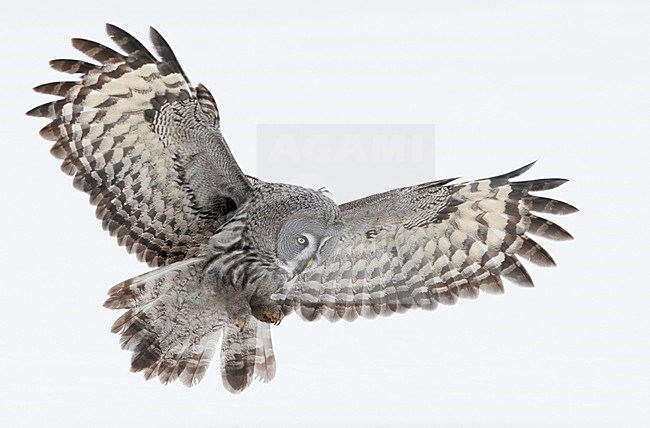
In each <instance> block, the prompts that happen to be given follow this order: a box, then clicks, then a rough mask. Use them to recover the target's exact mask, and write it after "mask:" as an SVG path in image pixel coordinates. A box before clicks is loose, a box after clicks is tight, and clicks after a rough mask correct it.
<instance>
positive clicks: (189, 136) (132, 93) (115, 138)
mask: <svg viewBox="0 0 650 428" xmlns="http://www.w3.org/2000/svg"><path fill="white" fill-rule="evenodd" d="M106 29H107V32H108V34H109V36H110V37H111V38H112V39H113V40H114V41H115V42H116V43H117V44H118V45H119V46H120V48H122V50H123V51H124V52H125V54H122V53H118V52H116V51H114V50H112V49H110V48H108V47H106V46H103V45H101V44H99V43H96V42H92V41H89V40H84V39H73V40H72V43H73V45H74V47H76V48H77V49H79V50H80V51H81V52H83V53H85V54H86V55H88V56H90V57H91V58H93V59H94V60H96V61H97V62H98V63H99V64H92V63H88V62H84V61H77V60H66V59H64V60H54V61H51V62H50V64H51V66H52V67H53V68H55V69H56V70H59V71H62V72H66V73H71V74H76V73H80V74H81V78H80V79H79V80H77V81H66V82H54V83H48V84H45V85H41V86H37V87H36V88H34V89H35V90H36V91H37V92H42V93H46V94H51V95H57V96H59V97H62V98H60V99H58V100H56V101H52V102H49V103H46V104H43V105H41V106H39V107H36V108H34V109H32V110H30V111H29V112H28V113H27V114H28V115H31V116H37V117H47V118H49V119H51V120H52V122H50V123H49V124H48V125H47V126H45V127H44V128H43V129H42V130H41V135H42V136H43V137H44V138H46V139H48V140H52V141H56V143H55V144H54V146H53V147H52V153H53V154H54V156H56V157H57V158H60V159H63V165H62V169H63V171H64V172H66V173H67V174H69V175H74V186H75V187H77V188H79V189H81V190H83V191H84V192H86V193H88V194H89V195H90V202H91V203H92V204H93V205H96V206H97V211H96V214H97V217H98V218H99V219H101V220H102V225H103V227H104V228H105V229H108V231H109V232H110V234H111V235H113V236H116V237H117V239H118V242H119V244H120V245H124V246H126V248H127V250H128V251H129V252H134V253H136V254H137V256H138V258H139V259H141V260H145V261H146V262H147V263H148V264H149V265H150V266H162V265H167V264H169V263H173V262H175V261H179V260H183V259H185V258H188V257H192V256H195V255H196V254H197V253H198V250H199V246H200V245H201V244H202V243H203V242H205V241H206V240H207V238H209V236H211V235H212V234H213V233H214V231H215V230H216V228H217V227H218V226H219V225H220V224H221V223H223V222H224V221H225V220H226V218H227V216H228V214H229V213H230V212H232V211H234V210H235V209H236V207H237V206H238V205H240V204H242V203H243V202H244V201H245V200H246V199H247V197H248V193H249V191H250V183H249V181H248V179H247V178H246V176H244V174H243V173H242V171H241V170H240V168H239V166H238V165H237V163H236V162H235V160H234V158H233V156H232V154H231V153H230V150H229V149H228V146H227V145H226V142H225V140H224V138H223V136H222V135H221V131H220V130H219V112H218V110H217V105H216V103H215V101H214V99H213V97H212V95H211V94H210V93H209V92H208V90H207V89H206V88H205V87H204V86H202V85H198V86H197V87H196V88H193V87H192V86H190V82H189V80H188V79H187V77H186V76H185V73H184V72H183V70H182V69H181V66H180V65H179V63H178V61H177V59H176V57H175V55H174V53H173V52H172V50H171V48H170V47H169V45H168V44H167V42H166V41H165V40H164V39H163V38H162V36H160V34H159V33H158V32H157V31H156V30H154V29H153V28H152V29H151V39H152V41H153V45H154V47H155V49H156V52H157V53H158V55H159V56H160V58H159V59H158V58H156V57H154V55H152V54H151V53H150V52H149V51H148V50H147V49H146V48H145V47H144V46H143V45H142V44H141V43H140V42H139V41H137V40H136V39H135V38H134V37H133V36H131V35H130V34H128V33H126V32H125V31H123V30H121V29H120V28H117V27H115V26H113V25H110V24H108V25H107V26H106Z"/></svg>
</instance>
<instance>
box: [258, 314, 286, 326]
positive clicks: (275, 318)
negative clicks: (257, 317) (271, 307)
mask: <svg viewBox="0 0 650 428" xmlns="http://www.w3.org/2000/svg"><path fill="white" fill-rule="evenodd" d="M282 318H283V317H282V312H281V311H264V312H262V321H264V322H267V323H269V324H273V325H279V324H280V321H282Z"/></svg>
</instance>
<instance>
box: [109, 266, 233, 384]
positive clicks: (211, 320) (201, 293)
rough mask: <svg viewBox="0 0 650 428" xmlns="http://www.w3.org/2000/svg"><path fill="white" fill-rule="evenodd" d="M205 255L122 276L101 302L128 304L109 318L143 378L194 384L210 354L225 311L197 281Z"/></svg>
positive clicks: (118, 306) (115, 305)
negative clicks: (111, 318) (216, 304)
mask: <svg viewBox="0 0 650 428" xmlns="http://www.w3.org/2000/svg"><path fill="white" fill-rule="evenodd" d="M203 263H204V261H203V259H200V258H194V259H189V260H185V261H182V262H177V263H174V264H172V265H169V266H165V267H162V268H159V269H157V270H155V271H153V272H149V273H146V274H144V275H140V276H137V277H135V278H132V279H129V280H127V281H124V282H122V283H120V284H118V285H116V286H115V287H113V288H111V290H110V291H109V297H108V299H107V300H106V302H105V303H104V306H106V307H108V308H111V309H128V311H126V312H125V313H124V314H122V315H121V316H120V317H119V318H118V319H117V320H116V321H115V323H114V324H113V327H112V329H111V331H112V332H114V333H117V334H120V335H121V338H120V343H121V346H122V348H123V349H126V350H129V351H131V352H133V355H132V358H131V370H132V371H134V372H139V371H142V372H144V375H145V378H146V379H151V378H154V377H158V378H159V379H160V381H161V382H163V383H168V382H172V381H174V380H176V379H180V380H181V382H182V383H183V384H184V385H187V386H193V385H195V384H197V383H198V382H199V381H200V380H201V379H202V378H203V376H204V375H205V372H206V370H207V368H208V366H209V364H210V359H211V358H212V356H213V355H214V352H215V349H216V346H217V343H218V341H219V337H220V334H221V329H222V327H223V325H224V323H225V322H224V316H223V315H222V314H220V313H219V312H218V311H217V309H216V307H215V302H214V300H213V297H212V295H211V294H210V292H209V288H207V287H205V286H204V285H203V283H202V282H201V276H200V273H201V269H202V267H203Z"/></svg>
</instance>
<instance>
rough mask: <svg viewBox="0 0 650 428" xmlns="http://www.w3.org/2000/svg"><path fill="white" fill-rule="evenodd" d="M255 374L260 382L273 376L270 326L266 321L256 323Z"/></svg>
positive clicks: (273, 363)
mask: <svg viewBox="0 0 650 428" xmlns="http://www.w3.org/2000/svg"><path fill="white" fill-rule="evenodd" d="M255 375H256V376H257V378H258V379H259V380H261V381H262V382H270V381H272V380H273V378H274V377H275V354H274V353H273V343H272V342H271V326H270V325H269V324H266V323H258V328H257V343H256V350H255Z"/></svg>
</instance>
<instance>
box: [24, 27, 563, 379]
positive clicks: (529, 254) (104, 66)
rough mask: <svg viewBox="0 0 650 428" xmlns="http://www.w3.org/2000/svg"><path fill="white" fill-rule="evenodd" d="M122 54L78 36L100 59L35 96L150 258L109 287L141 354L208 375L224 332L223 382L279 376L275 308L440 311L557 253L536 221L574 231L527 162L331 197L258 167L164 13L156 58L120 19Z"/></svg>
mask: <svg viewBox="0 0 650 428" xmlns="http://www.w3.org/2000/svg"><path fill="white" fill-rule="evenodd" d="M107 31H108V34H109V36H110V37H111V38H112V39H113V41H114V42H115V43H116V44H117V45H118V46H119V47H120V48H121V49H122V51H123V53H120V52H117V51H115V50H112V49H110V48H108V47H106V46H103V45H101V44H99V43H96V42H92V41H89V40H84V39H73V40H72V44H73V45H74V47H76V48H77V49H79V50H80V51H81V52H83V53H85V54H86V55H88V56H89V57H91V58H92V59H94V60H95V61H96V62H94V63H91V62H85V61H78V60H69V59H60V60H54V61H51V62H50V64H51V66H52V67H53V68H55V69H56V70H59V71H62V72H65V73H70V74H78V75H80V78H79V80H73V81H63V82H55V83H48V84H45V85H41V86H37V87H36V88H35V90H36V91H37V92H42V93H45V94H51V95H56V96H58V97H61V98H59V99H57V100H55V101H51V102H48V103H46V104H43V105H41V106H38V107H36V108H34V109H32V110H30V111H29V112H28V114H29V115H31V116H37V117H46V118H49V119H51V122H50V123H49V124H47V125H46V126H45V127H44V128H43V129H42V130H41V135H42V136H43V137H44V138H46V139H48V140H52V141H54V142H55V143H54V146H53V147H52V150H51V151H52V154H54V156H56V157H57V158H59V159H62V160H63V164H62V169H63V171H64V172H66V173H67V174H69V175H73V176H74V181H73V183H74V186H75V187H76V188H78V189H81V190H83V191H84V192H86V193H88V194H89V195H90V202H91V203H92V204H93V205H95V206H96V207H97V217H98V218H99V219H101V221H102V226H103V227H104V229H107V230H108V231H109V233H110V234H111V235H113V236H115V237H116V238H117V241H118V243H119V244H120V245H123V246H125V247H126V248H127V250H128V251H129V252H133V253H135V254H136V255H137V256H138V258H139V259H141V260H144V261H145V262H146V263H147V264H148V265H149V266H150V267H152V268H156V269H155V270H153V271H151V272H149V273H146V274H144V275H141V276H138V277H135V278H132V279H129V280H127V281H124V282H122V283H120V284H118V285H116V286H115V287H113V288H112V289H111V290H110V291H109V293H108V294H109V297H108V299H107V300H106V303H105V306H106V307H108V308H111V309H126V312H125V313H123V314H122V316H120V317H119V318H118V319H117V321H116V322H115V324H114V325H113V327H112V331H113V332H115V333H118V334H120V335H121V345H122V347H123V348H124V349H127V350H129V351H131V352H132V359H131V370H132V371H136V372H137V371H142V372H144V375H145V377H146V378H147V379H150V378H153V377H156V376H157V377H159V378H160V380H161V381H162V382H163V383H167V382H171V381H173V380H176V379H180V381H181V382H182V383H183V384H185V385H188V386H192V385H194V384H196V383H198V382H199V381H200V380H201V379H202V378H203V376H204V374H205V372H206V369H207V367H208V365H209V364H210V359H211V358H212V356H213V354H214V353H215V351H216V348H217V346H218V344H219V339H220V338H221V342H220V343H221V350H220V353H221V373H222V379H223V383H224V385H225V387H226V388H227V389H228V390H229V391H231V392H240V391H242V390H244V389H245V388H246V387H248V386H249V385H250V383H251V380H252V378H253V375H254V374H255V375H257V376H258V377H259V378H261V380H263V381H269V380H271V379H272V378H273V377H274V375H275V357H274V354H273V349H272V347H271V333H270V326H271V324H274V323H275V324H277V323H279V322H280V320H282V319H283V317H285V316H287V315H289V314H290V313H292V312H296V313H298V314H299V315H300V316H301V317H302V318H304V319H306V320H309V321H313V320H316V319H318V318H320V317H321V316H322V317H325V318H327V319H328V320H330V321H335V320H338V319H345V320H348V321H351V320H354V319H356V318H357V317H359V316H361V317H369V318H372V317H376V316H377V315H382V316H385V315H390V314H392V313H395V312H404V311H406V310H408V309H415V308H421V309H426V310H432V309H435V308H436V307H437V306H438V304H453V303H455V302H456V300H458V298H459V297H468V298H475V297H477V296H478V294H479V290H483V291H486V292H491V293H502V292H503V283H502V277H505V278H507V279H509V280H510V281H512V282H514V283H516V284H520V285H523V286H532V284H533V283H532V280H531V278H530V276H529V274H528V273H527V272H526V269H525V268H524V266H523V265H522V264H521V263H520V261H519V258H518V256H521V257H523V258H524V259H526V260H529V261H531V262H533V263H535V264H538V265H542V266H552V265H554V262H553V259H552V258H551V256H550V255H549V254H548V253H547V252H546V251H545V250H544V249H543V248H542V247H540V246H539V245H538V244H537V243H536V242H535V241H533V240H532V239H531V238H530V237H529V234H536V235H540V236H543V237H547V238H551V239H558V240H564V239H571V235H569V233H567V232H566V231H565V230H564V229H562V228H561V227H559V226H558V225H556V224H554V223H552V222H550V221H548V220H546V219H544V218H542V217H538V216H537V215H535V214H533V212H537V213H549V214H567V213H571V212H574V211H576V209H575V208H574V207H573V206H571V205H568V204H566V203H564V202H560V201H557V200H553V199H547V198H544V197H540V196H533V195H532V194H531V192H535V191H543V190H548V189H553V188H555V187H557V186H559V185H561V184H563V183H564V182H565V181H566V180H563V179H542V180H531V181H512V180H513V179H514V178H515V177H517V176H519V175H521V174H522V173H524V172H525V171H526V170H528V169H529V168H530V167H531V166H532V164H531V165H527V166H525V167H523V168H520V169H517V170H515V171H513V172H510V173H507V174H503V175H500V176H496V177H492V178H486V179H482V180H477V181H470V182H465V183H456V184H454V183H453V181H454V180H439V181H433V182H430V183H425V184H420V185H417V186H412V187H405V188H401V189H395V190H392V191H388V192H386V193H382V194H378V195H373V196H369V197H367V198H364V199H360V200H357V201H353V202H349V203H345V204H342V205H338V206H337V205H336V204H335V203H334V202H333V201H332V200H331V199H330V198H328V197H327V196H326V195H325V194H323V193H321V192H319V191H314V190H310V189H307V188H303V187H298V186H292V185H288V184H276V183H267V182H264V181H261V180H259V179H256V178H253V177H250V176H247V175H245V174H244V173H243V172H242V171H241V169H240V168H239V166H238V165H237V163H236V162H235V160H234V158H233V156H232V154H231V153H230V150H229V149H228V146H227V145H226V142H225V141H224V138H223V136H222V134H221V132H220V129H219V111H218V109H217V105H216V103H215V101H214V99H213V97H212V95H211V94H210V92H208V90H207V89H206V88H205V87H204V86H203V85H197V86H196V87H193V86H191V85H190V81H189V79H188V78H187V76H186V75H185V73H184V72H183V69H182V68H181V66H180V64H179V62H178V61H177V59H176V56H175V55H174V53H173V52H172V50H171V48H170V47H169V45H168V44H167V42H166V41H165V40H164V39H163V38H162V37H161V35H160V34H159V33H158V32H157V31H156V30H154V29H151V39H152V42H153V46H154V48H155V51H156V52H157V54H158V56H154V55H153V54H152V53H150V52H149V51H148V50H147V49H146V48H145V47H144V46H143V45H142V44H141V43H140V42H139V41H138V40H136V39H135V38H134V37H132V36H131V35H129V34H128V33H126V32H125V31H123V30H121V29H120V28H117V27H115V26H113V25H107Z"/></svg>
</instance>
